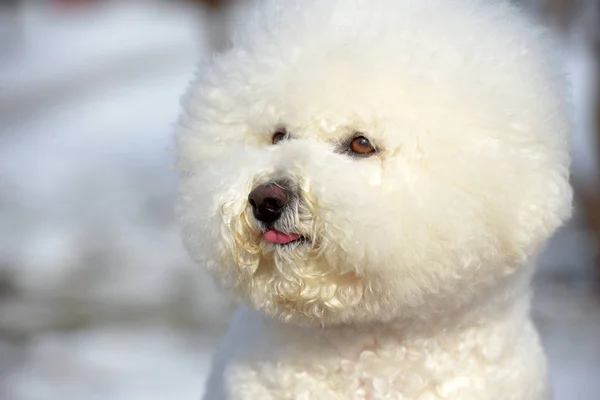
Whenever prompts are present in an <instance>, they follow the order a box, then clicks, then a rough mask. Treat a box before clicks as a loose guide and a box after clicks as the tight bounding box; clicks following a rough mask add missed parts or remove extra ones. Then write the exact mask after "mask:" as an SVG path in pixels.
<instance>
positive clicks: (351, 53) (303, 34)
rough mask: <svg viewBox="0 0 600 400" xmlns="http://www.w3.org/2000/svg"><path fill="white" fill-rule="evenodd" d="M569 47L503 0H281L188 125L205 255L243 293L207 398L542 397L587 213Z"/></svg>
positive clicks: (231, 56) (195, 235)
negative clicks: (539, 273) (546, 276)
mask: <svg viewBox="0 0 600 400" xmlns="http://www.w3.org/2000/svg"><path fill="white" fill-rule="evenodd" d="M552 53H553V49H552V42H551V40H549V39H548V38H547V36H546V33H545V32H544V30H543V29H541V28H540V27H538V26H536V25H535V24H534V23H533V22H531V21H530V20H529V19H528V18H527V17H526V16H525V15H522V14H521V13H519V10H517V9H516V8H515V7H514V6H512V5H511V4H510V3H509V2H507V1H489V0H377V1H374V0H302V1H294V0H264V1H262V2H261V4H260V5H259V6H258V8H257V10H256V11H255V12H254V13H253V14H251V15H247V21H244V24H243V26H241V27H239V29H238V32H237V35H236V36H235V38H234V41H233V46H232V48H231V49H230V50H228V51H226V52H225V53H223V54H220V55H217V56H215V57H213V58H212V59H211V60H209V61H207V62H206V63H205V64H204V65H203V67H202V68H201V71H200V73H199V75H198V79H197V82H196V83H195V84H194V86H193V88H192V90H190V92H189V94H188V96H187V97H186V99H185V104H186V113H185V116H184V117H183V118H182V121H181V125H182V128H181V131H180V133H179V134H178V136H177V153H178V163H179V168H180V170H181V172H182V184H181V195H180V201H179V206H178V213H179V216H180V218H181V220H182V223H183V226H184V236H185V241H186V243H187V246H188V249H189V252H190V253H191V255H192V256H193V257H194V259H195V260H196V261H197V262H198V263H199V264H201V265H202V266H204V267H206V268H207V269H208V270H209V271H210V272H211V273H212V274H214V275H215V276H216V277H217V278H218V280H219V281H220V282H221V283H222V284H223V285H224V286H225V287H226V288H228V289H229V290H230V291H231V292H232V293H233V294H234V295H235V296H236V298H238V299H240V300H241V301H243V302H244V303H245V304H246V306H244V307H242V309H240V311H239V312H238V313H237V315H236V317H235V319H234V321H233V322H232V325H231V327H230V330H229V333H228V335H227V337H226V338H225V340H224V342H223V345H222V348H221V349H220V351H219V352H218V354H217V356H216V359H215V363H214V368H213V373H212V376H211V377H210V379H209V383H208V389H207V390H208V393H207V395H206V399H208V400H219V399H234V400H238V399H239V400H278V399H289V400H292V399H305V400H329V399H368V400H378V399H390V400H391V399H395V400H396V399H398V400H399V399H403V400H433V399H451V400H542V399H547V398H548V397H549V396H550V394H549V389H548V379H547V376H546V366H545V359H544V355H543V351H542V348H541V346H540V343H539V340H538V335H537V333H536V331H535V328H534V326H533V324H532V322H531V319H530V316H529V303H530V293H531V291H530V279H531V275H532V270H533V267H532V264H533V262H534V259H535V258H536V254H537V253H538V252H539V250H540V247H541V246H542V245H543V244H544V242H545V241H546V240H547V239H548V237H549V236H550V235H551V234H552V233H553V232H554V231H555V230H556V229H557V227H559V226H560V225H561V224H562V223H563V221H565V219H566V218H567V217H568V216H569V214H570V204H571V189H570V186H569V183H568V167H569V158H568V151H567V150H568V132H569V122H568V118H567V111H566V110H567V106H566V101H565V91H564V90H563V80H562V77H561V73H560V72H561V71H560V70H559V68H557V67H556V65H557V63H556V62H555V59H554V55H553V54H552Z"/></svg>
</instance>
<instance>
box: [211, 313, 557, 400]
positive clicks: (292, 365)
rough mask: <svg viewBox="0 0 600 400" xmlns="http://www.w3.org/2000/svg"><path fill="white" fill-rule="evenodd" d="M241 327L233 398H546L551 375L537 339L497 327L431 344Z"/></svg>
mask: <svg viewBox="0 0 600 400" xmlns="http://www.w3.org/2000/svg"><path fill="white" fill-rule="evenodd" d="M242 328H243V329H242ZM233 329H235V330H237V332H236V333H235V335H232V336H230V338H229V340H228V341H229V346H232V347H229V350H231V351H232V354H231V357H230V358H229V360H228V361H226V363H225V365H224V366H223V369H224V371H223V372H224V378H225V379H224V384H225V386H226V387H227V388H228V392H229V393H230V396H229V397H228V398H231V399H311V400H312V399H316V400H319V399H323V400H325V399H364V400H375V399H402V400H413V399H415V400H417V399H419V400H424V399H461V400H485V399H490V400H492V399H493V400H500V399H502V400H504V399H506V400H508V399H515V400H516V399H518V400H521V399H523V400H524V399H527V400H533V399H536V400H537V399H542V398H543V397H540V396H541V395H538V394H536V393H541V392H542V391H543V386H544V379H543V376H544V372H545V371H543V357H542V356H541V353H540V352H539V346H537V339H536V338H535V336H529V335H524V336H523V337H513V338H509V337H506V332H502V331H501V330H497V329H496V330H492V331H490V330H468V331H465V332H463V333H461V334H460V335H458V336H454V335H443V334H440V335H437V336H436V337H435V338H428V339H423V338H406V337H403V336H402V335H401V334H398V333H397V332H394V331H386V330H363V331H355V330H346V331H343V330H340V331H327V332H325V331H312V330H305V329H300V328H293V327H274V326H265V325H264V324H256V321H255V322H254V323H245V324H243V327H242V326H239V324H238V326H237V327H235V326H234V327H233ZM234 337H235V339H234ZM232 339H234V340H232ZM234 348H236V349H237V350H233V349H234ZM519 353H521V354H519ZM515 354H518V355H520V356H523V355H526V357H527V358H523V357H516V356H515ZM515 388H517V389H515ZM521 388H523V389H521ZM499 391H500V392H499ZM519 391H522V392H519ZM494 393H495V394H494ZM499 393H501V394H499ZM211 400H212V399H211Z"/></svg>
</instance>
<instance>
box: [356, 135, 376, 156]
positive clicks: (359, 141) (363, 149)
mask: <svg viewBox="0 0 600 400" xmlns="http://www.w3.org/2000/svg"><path fill="white" fill-rule="evenodd" d="M350 150H352V152H354V153H356V154H360V155H367V154H372V153H375V151H376V150H375V147H373V145H372V144H371V141H370V140H369V139H367V138H366V137H364V136H358V137H356V138H354V140H352V142H351V143H350Z"/></svg>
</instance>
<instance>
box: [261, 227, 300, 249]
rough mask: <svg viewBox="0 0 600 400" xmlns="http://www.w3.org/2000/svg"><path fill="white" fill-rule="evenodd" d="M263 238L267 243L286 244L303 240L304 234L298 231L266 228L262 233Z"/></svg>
mask: <svg viewBox="0 0 600 400" xmlns="http://www.w3.org/2000/svg"><path fill="white" fill-rule="evenodd" d="M263 239H264V240H265V241H266V242H269V243H273V244H279V245H286V244H291V243H296V242H300V241H304V236H302V235H300V234H298V233H292V232H290V233H286V232H281V231H278V230H276V229H268V230H266V231H265V232H264V233H263Z"/></svg>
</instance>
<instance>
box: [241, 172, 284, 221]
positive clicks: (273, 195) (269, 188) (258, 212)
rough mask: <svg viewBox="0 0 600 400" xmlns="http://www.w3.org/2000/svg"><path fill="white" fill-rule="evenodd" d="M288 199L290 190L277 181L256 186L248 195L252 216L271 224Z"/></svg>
mask: <svg viewBox="0 0 600 400" xmlns="http://www.w3.org/2000/svg"><path fill="white" fill-rule="evenodd" d="M290 199H291V193H290V190H289V189H288V188H287V187H286V186H285V185H284V184H282V183H279V182H269V183H265V184H262V185H260V186H257V187H256V188H255V189H254V190H253V191H252V192H250V195H249V196H248V202H249V203H250V206H252V213H253V214H254V218H256V219H257V220H258V221H261V222H264V223H266V224H272V223H274V222H276V221H277V220H278V219H279V218H280V217H281V214H282V212H283V210H284V209H285V207H286V206H287V205H288V204H289V203H290Z"/></svg>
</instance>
